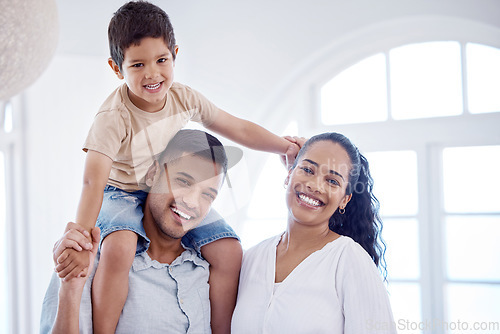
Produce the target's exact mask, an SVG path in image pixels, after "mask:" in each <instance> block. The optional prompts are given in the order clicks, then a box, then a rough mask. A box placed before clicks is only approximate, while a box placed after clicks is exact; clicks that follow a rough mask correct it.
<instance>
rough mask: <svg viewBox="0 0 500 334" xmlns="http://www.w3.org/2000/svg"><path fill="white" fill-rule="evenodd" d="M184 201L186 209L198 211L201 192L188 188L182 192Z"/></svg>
mask: <svg viewBox="0 0 500 334" xmlns="http://www.w3.org/2000/svg"><path fill="white" fill-rule="evenodd" d="M182 203H183V204H184V206H185V207H186V209H189V210H193V211H196V209H197V208H198V207H199V194H198V192H197V191H195V190H194V189H188V190H187V191H185V192H184V193H183V194H182Z"/></svg>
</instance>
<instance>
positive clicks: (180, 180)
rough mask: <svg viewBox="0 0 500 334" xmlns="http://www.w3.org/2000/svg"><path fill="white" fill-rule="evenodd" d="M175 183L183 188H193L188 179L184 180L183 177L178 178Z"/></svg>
mask: <svg viewBox="0 0 500 334" xmlns="http://www.w3.org/2000/svg"><path fill="white" fill-rule="evenodd" d="M175 182H177V184H178V185H180V186H183V187H189V186H191V182H189V181H188V180H186V179H183V178H182V177H178V178H176V179H175Z"/></svg>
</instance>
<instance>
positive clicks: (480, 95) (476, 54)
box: [467, 43, 500, 114]
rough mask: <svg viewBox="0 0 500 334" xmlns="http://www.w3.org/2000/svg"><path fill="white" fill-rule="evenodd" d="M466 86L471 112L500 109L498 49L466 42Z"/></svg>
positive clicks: (499, 54) (499, 53)
mask: <svg viewBox="0 0 500 334" xmlns="http://www.w3.org/2000/svg"><path fill="white" fill-rule="evenodd" d="M467 88H468V94H469V95H468V97H469V111H470V112H471V113H473V114H478V113H485V112H494V111H500V49H497V48H493V47H490V46H486V45H480V44H472V43H469V44H467Z"/></svg>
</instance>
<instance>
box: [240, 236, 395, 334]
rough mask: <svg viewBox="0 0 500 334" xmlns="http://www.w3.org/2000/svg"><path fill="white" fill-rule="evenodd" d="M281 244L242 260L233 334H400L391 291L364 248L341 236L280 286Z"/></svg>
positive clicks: (268, 244) (273, 242)
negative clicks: (278, 254) (278, 256)
mask: <svg viewBox="0 0 500 334" xmlns="http://www.w3.org/2000/svg"><path fill="white" fill-rule="evenodd" d="M280 238H281V235H279V236H275V237H273V238H270V239H267V240H265V241H263V242H261V243H260V244H258V245H257V246H255V247H253V248H251V249H249V250H248V251H247V252H246V253H245V255H244V256H243V264H242V268H241V276H240V284H239V291H238V300H237V303H236V309H235V310H234V315H233V320H232V326H231V327H232V333H233V334H241V333H252V334H254V333H255V334H256V333H265V334H280V333H287V334H288V333H298V334H303V333H304V334H305V333H311V334H321V333H335V334H342V333H345V334H363V333H384V334H386V333H396V330H395V323H394V320H393V316H392V311H391V306H390V303H389V298H388V295H387V291H386V288H385V286H384V284H383V283H382V279H381V278H380V275H379V272H378V270H377V268H376V266H375V264H374V263H373V261H372V259H371V258H370V256H369V255H368V253H366V251H365V250H364V249H363V248H362V247H361V246H360V245H359V244H357V243H356V242H354V241H353V240H352V239H351V238H349V237H344V236H341V237H340V238H338V239H336V240H334V241H332V242H330V243H328V244H326V245H325V246H324V247H323V248H322V249H320V250H318V251H316V252H314V253H312V254H311V255H309V257H307V258H306V259H305V260H304V261H302V262H301V263H300V264H299V265H298V266H297V267H296V268H295V269H294V270H293V271H292V272H291V273H290V274H289V275H288V276H287V277H286V279H285V280H283V282H281V284H279V285H278V286H275V283H274V278H275V267H276V246H277V245H278V243H279V241H280Z"/></svg>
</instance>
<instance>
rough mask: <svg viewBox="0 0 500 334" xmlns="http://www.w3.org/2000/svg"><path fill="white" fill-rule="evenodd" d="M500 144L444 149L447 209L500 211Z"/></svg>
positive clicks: (457, 210)
mask: <svg viewBox="0 0 500 334" xmlns="http://www.w3.org/2000/svg"><path fill="white" fill-rule="evenodd" d="M499 170H500V146H470V147H454V148H446V149H444V151H443V177H444V207H445V210H446V212H451V213H461V212H500V191H498V190H499V189H500V175H499V173H498V171H499Z"/></svg>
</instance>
